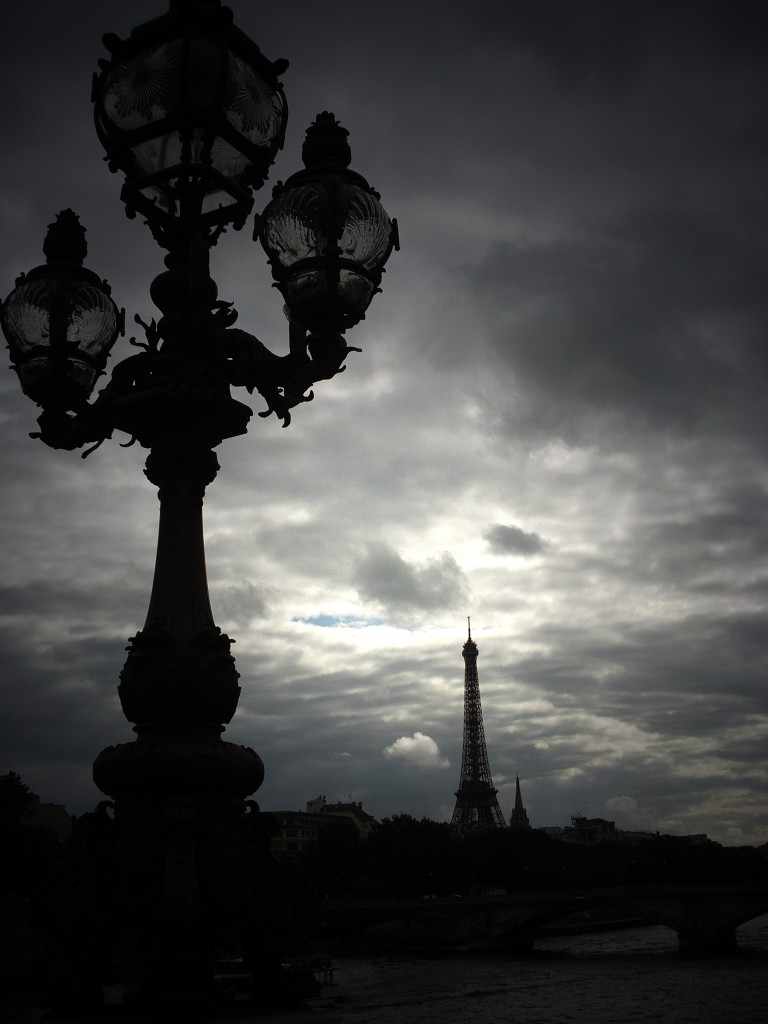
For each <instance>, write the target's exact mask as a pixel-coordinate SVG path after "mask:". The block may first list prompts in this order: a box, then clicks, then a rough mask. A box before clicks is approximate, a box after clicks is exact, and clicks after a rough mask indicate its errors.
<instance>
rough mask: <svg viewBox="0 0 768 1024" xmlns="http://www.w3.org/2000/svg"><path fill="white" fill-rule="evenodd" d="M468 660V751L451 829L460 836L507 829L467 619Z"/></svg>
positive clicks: (465, 652)
mask: <svg viewBox="0 0 768 1024" xmlns="http://www.w3.org/2000/svg"><path fill="white" fill-rule="evenodd" d="M461 653H462V656H463V658H464V747H463V750H462V753H461V779H460V781H459V788H458V790H457V791H456V806H455V808H454V810H453V817H452V818H451V825H452V826H453V829H454V832H455V833H456V835H461V834H462V833H463V832H469V831H474V830H476V829H480V828H504V827H505V826H506V822H505V821H504V815H503V814H502V813H501V808H500V807H499V803H498V800H497V799H496V794H497V793H498V790H497V789H495V788H494V785H493V779H492V778H491V769H490V767H489V765H488V751H487V750H486V749H485V731H484V730H483V709H482V707H481V705H480V684H479V683H478V681H477V644H476V643H475V642H474V641H473V639H472V631H471V628H470V622H469V617H467V642H466V643H465V644H464V647H463V648H462V651H461Z"/></svg>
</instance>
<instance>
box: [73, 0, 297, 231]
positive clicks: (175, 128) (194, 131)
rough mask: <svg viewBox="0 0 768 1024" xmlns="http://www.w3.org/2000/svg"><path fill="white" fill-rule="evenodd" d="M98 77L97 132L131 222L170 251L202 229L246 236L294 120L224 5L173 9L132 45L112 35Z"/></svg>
mask: <svg viewBox="0 0 768 1024" xmlns="http://www.w3.org/2000/svg"><path fill="white" fill-rule="evenodd" d="M104 43H105V45H106V46H107V48H108V49H109V50H110V52H111V59H110V60H102V61H100V62H99V64H100V67H101V72H100V73H99V74H97V75H96V76H95V77H94V84H93V97H92V98H93V101H94V104H95V108H94V115H95V120H96V130H97V133H98V135H99V138H100V140H101V142H102V144H103V145H104V148H105V150H106V152H107V159H108V161H109V166H110V168H111V169H112V170H113V171H116V170H118V169H119V170H122V171H123V172H124V173H125V176H126V181H125V186H124V188H123V191H122V199H123V202H124V203H125V204H126V211H127V213H128V214H129V216H134V215H135V214H136V213H137V212H138V213H140V214H142V215H143V216H144V217H146V219H147V223H148V224H149V227H150V229H151V230H152V232H153V234H154V235H155V238H156V239H157V240H158V241H159V242H160V244H161V245H163V246H164V247H165V248H169V249H170V248H175V247H178V246H180V245H183V244H186V243H188V242H189V241H191V239H192V238H194V237H195V235H196V234H197V233H199V231H200V229H201V228H203V229H204V230H205V231H206V232H208V233H210V232H211V231H212V230H213V229H216V228H219V229H221V228H223V227H224V226H225V225H227V224H230V223H231V224H233V225H234V226H235V227H236V228H239V227H242V225H243V223H244V222H245V218H246V217H247V215H248V213H249V212H250V209H251V206H252V204H253V200H252V198H251V189H253V188H259V187H260V186H261V185H262V184H263V183H264V180H265V179H266V176H267V174H268V172H269V168H270V167H271V165H272V162H273V160H274V158H275V155H276V153H277V150H278V149H279V148H280V147H281V146H282V144H283V139H284V136H285V125H286V120H287V116H288V111H287V105H286V102H285V97H284V94H283V89H282V85H281V84H280V83H279V82H278V80H277V79H278V75H279V74H280V73H281V72H282V71H283V70H285V68H286V67H287V61H284V60H281V61H277V62H275V63H273V62H271V61H269V60H267V58H266V57H264V55H263V54H262V53H261V51H260V50H259V48H258V47H257V46H256V44H255V43H254V42H252V41H251V40H250V39H249V38H248V36H246V35H245V34H244V33H243V32H241V31H240V29H238V28H237V27H236V26H235V25H234V24H233V22H232V12H231V11H230V10H229V8H226V7H222V6H221V3H220V0H172V2H171V5H170V9H169V11H168V13H167V14H166V15H164V16H163V17H160V18H156V19H155V20H154V21H150V22H147V23H146V24H144V25H139V26H138V27H137V28H135V29H134V30H133V32H132V33H131V35H130V37H129V38H128V39H127V40H121V39H119V38H118V37H117V36H114V35H107V36H105V37H104Z"/></svg>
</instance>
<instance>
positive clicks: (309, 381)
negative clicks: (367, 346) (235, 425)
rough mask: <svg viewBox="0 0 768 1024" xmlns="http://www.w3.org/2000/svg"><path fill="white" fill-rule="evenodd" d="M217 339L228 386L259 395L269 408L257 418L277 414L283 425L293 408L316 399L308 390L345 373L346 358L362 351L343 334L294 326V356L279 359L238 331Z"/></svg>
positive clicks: (232, 330)
mask: <svg viewBox="0 0 768 1024" xmlns="http://www.w3.org/2000/svg"><path fill="white" fill-rule="evenodd" d="M215 341H216V342H217V343H218V344H219V345H220V346H221V349H222V351H223V353H224V356H225V358H226V360H227V370H228V380H229V383H230V384H231V385H233V386H234V387H245V388H246V389H247V390H248V392H249V393H250V394H252V393H253V391H254V390H256V391H258V392H259V394H260V395H261V396H262V398H264V399H265V401H266V402H267V407H268V408H267V409H266V411H264V412H262V413H259V415H260V416H262V417H265V416H270V415H271V414H272V413H275V414H276V415H277V416H278V417H279V418H280V419H281V420H282V421H283V426H284V427H287V426H288V425H289V423H290V422H291V412H290V410H291V409H292V408H294V407H295V406H297V405H300V404H301V403H302V402H310V401H312V399H313V398H314V394H313V393H312V392H311V391H309V388H311V387H312V385H313V384H316V383H317V381H319V380H330V379H331V377H335V376H336V374H337V373H341V372H342V371H343V370H344V369H346V367H345V366H344V365H343V364H344V360H345V359H346V358H347V355H348V354H349V353H350V352H359V351H360V349H359V348H353V347H352V346H350V345H347V344H346V342H345V341H344V338H343V336H342V335H341V334H337V333H334V332H328V333H325V334H319V333H313V334H307V333H306V331H304V330H302V329H301V328H299V327H297V326H296V325H295V324H291V330H290V352H289V353H288V355H285V356H276V355H275V354H274V353H273V352H271V351H270V350H269V349H268V348H267V347H266V345H264V344H263V343H262V342H260V341H259V339H258V338H256V337H255V336H254V335H252V334H248V332H247V331H242V330H240V329H239V328H237V327H235V328H229V329H226V330H222V331H220V332H218V334H217V335H216V337H215ZM308 391H309V393H308V394H307V392H308Z"/></svg>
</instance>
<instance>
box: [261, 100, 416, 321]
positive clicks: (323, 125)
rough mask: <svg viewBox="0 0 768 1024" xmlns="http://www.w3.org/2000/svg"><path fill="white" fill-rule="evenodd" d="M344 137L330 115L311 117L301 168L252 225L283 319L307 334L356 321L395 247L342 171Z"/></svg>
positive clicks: (373, 205)
mask: <svg viewBox="0 0 768 1024" xmlns="http://www.w3.org/2000/svg"><path fill="white" fill-rule="evenodd" d="M348 134H349V133H348V132H347V130H346V129H345V128H342V127H341V125H340V124H339V123H338V122H337V121H336V118H335V117H334V115H333V114H330V113H328V112H327V111H326V112H323V113H322V114H318V116H317V118H316V120H315V121H314V122H313V124H312V125H311V126H310V127H309V129H308V130H307V135H306V139H305V142H304V146H303V149H302V158H303V161H304V165H305V170H303V171H299V172H298V173H297V174H294V175H292V176H291V177H290V178H289V179H288V180H287V181H286V182H285V184H284V185H283V184H281V185H278V186H277V187H276V188H275V190H274V192H273V198H272V201H271V202H270V203H269V205H268V206H267V208H266V209H265V211H264V213H263V214H262V216H261V217H260V218H259V219H258V221H257V233H258V237H259V239H260V241H261V244H262V245H263V247H264V250H265V252H266V253H267V256H268V257H269V261H270V264H271V267H272V275H273V277H274V279H275V282H276V285H277V287H278V288H279V289H280V291H281V293H282V295H283V298H284V299H285V304H286V307H287V313H288V316H289V318H290V319H291V321H292V322H294V323H296V324H298V325H299V326H301V327H303V328H304V329H305V330H307V331H313V332H319V333H323V332H327V331H334V332H338V333H341V332H343V331H345V330H347V329H348V328H350V327H354V325H355V324H357V323H359V321H360V320H362V319H363V317H364V316H365V311H366V309H367V308H368V306H369V304H370V302H371V299H372V298H373V296H374V295H375V294H376V292H377V291H379V290H380V289H379V283H380V281H381V275H382V273H383V272H384V264H385V263H386V261H387V259H388V258H389V255H390V253H391V252H392V249H393V248H399V239H398V233H397V221H395V220H391V219H390V217H389V215H388V214H387V212H386V210H385V209H384V207H383V206H382V205H381V202H380V200H379V194H378V192H376V191H375V190H374V189H373V188H371V186H370V185H369V184H368V182H367V181H366V180H365V178H363V177H362V175H360V174H357V173H356V172H355V171H352V170H350V169H349V163H350V160H351V153H350V149H349V144H348V142H347V136H348Z"/></svg>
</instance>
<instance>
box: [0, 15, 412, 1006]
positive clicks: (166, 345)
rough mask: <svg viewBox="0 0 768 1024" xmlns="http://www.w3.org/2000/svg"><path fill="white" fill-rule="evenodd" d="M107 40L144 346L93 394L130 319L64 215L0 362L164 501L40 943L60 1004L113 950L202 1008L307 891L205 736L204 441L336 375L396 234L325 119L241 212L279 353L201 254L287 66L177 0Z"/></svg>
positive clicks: (51, 422) (108, 108)
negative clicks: (89, 781)
mask: <svg viewBox="0 0 768 1024" xmlns="http://www.w3.org/2000/svg"><path fill="white" fill-rule="evenodd" d="M104 41H105V45H106V46H107V49H108V51H109V54H110V56H109V58H108V59H105V60H102V61H100V62H99V66H100V70H99V72H98V73H97V74H96V75H95V77H94V85H93V102H94V110H95V120H96V129H97V132H98V135H99V138H100V140H101V141H102V143H103V145H104V147H105V150H106V154H107V160H108V162H109V166H110V168H111V170H113V171H122V172H123V174H124V175H125V182H124V185H123V189H122V195H121V198H122V200H123V202H124V204H125V207H126V212H127V214H128V216H129V217H134V216H136V215H137V214H138V215H140V216H141V217H143V218H144V220H145V221H146V223H147V225H148V227H149V229H150V231H151V232H152V234H153V236H154V238H155V239H156V241H157V242H158V243H159V244H160V246H161V247H162V248H163V249H164V250H166V253H167V255H166V257H165V270H164V271H163V272H162V273H160V275H159V276H158V277H156V278H155V280H154V281H153V282H152V283H151V286H150V293H151V296H152V299H153V301H154V302H155V304H156V305H157V307H158V308H159V310H160V313H161V316H160V317H159V319H158V320H157V322H155V321H154V320H152V321H151V322H150V323H149V324H146V323H143V321H141V320H139V318H138V317H136V320H137V322H138V323H140V324H142V326H143V327H144V329H145V334H146V340H145V341H142V342H140V343H139V342H135V341H134V342H133V344H134V346H135V347H136V349H137V351H136V353H135V354H133V355H131V356H128V357H127V358H125V359H123V360H122V361H121V362H120V363H118V364H117V365H116V366H114V368H113V370H112V373H111V375H110V378H109V380H108V382H107V383H106V386H105V387H104V388H103V389H102V390H101V391H100V392H99V394H98V396H97V397H96V399H95V400H94V401H89V396H90V395H91V392H92V390H93V388H94V386H95V384H96V381H97V379H98V377H99V376H100V375H101V374H102V373H103V370H104V367H105V365H106V361H107V358H108V355H109V352H110V349H111V347H112V345H113V344H114V342H115V340H116V338H117V337H118V335H119V333H121V331H122V330H123V325H122V314H121V313H119V312H118V310H117V307H116V306H115V303H114V302H113V301H112V299H111V297H110V295H109V288H108V286H107V285H106V284H105V283H104V282H102V281H100V280H99V278H98V277H97V276H96V275H95V274H93V273H92V272H91V271H87V270H85V269H84V268H83V267H82V262H83V259H84V257H85V238H84V229H83V228H82V227H81V226H80V224H79V221H78V218H77V217H76V215H75V214H73V213H72V211H64V212H62V213H61V214H59V216H58V218H57V220H56V222H55V223H54V224H53V225H51V227H50V228H49V233H48V236H47V238H46V242H45V246H44V249H45V252H46V255H47V263H46V265H45V266H42V267H38V268H36V269H35V270H33V271H31V272H30V273H29V274H27V275H26V276H23V277H21V278H20V279H19V280H18V281H17V283H16V288H15V289H14V291H13V292H12V293H11V294H10V295H9V296H8V298H7V300H6V301H5V303H4V304H3V307H2V325H3V329H4V331H5V334H6V337H7V339H8V344H9V348H10V351H11V358H12V362H13V366H14V368H15V370H16V372H17V373H18V375H19V378H20V381H21V384H22V388H23V390H24V392H25V393H26V394H27V395H28V396H29V397H30V398H32V399H33V400H34V401H35V402H37V404H38V405H40V406H41V407H42V412H41V415H40V416H39V418H38V424H39V427H40V429H39V431H37V432H36V433H35V434H33V435H32V436H34V437H38V438H40V439H41V440H42V441H43V442H44V443H46V444H48V445H50V446H52V447H56V448H64V449H69V450H74V449H77V448H81V447H83V446H85V445H91V446H98V445H99V444H101V443H102V442H103V441H104V440H106V439H107V438H109V437H111V435H112V433H113V431H114V430H120V431H123V432H125V433H127V434H128V435H129V436H130V437H132V438H134V439H136V440H137V441H138V442H139V443H140V444H141V445H142V446H143V447H145V448H147V449H149V455H148V458H147V462H146V470H145V472H146V475H147V477H148V478H149V480H150V481H151V482H152V483H153V484H155V485H156V486H157V488H158V492H159V498H160V524H159V533H158V547H157V559H156V565H155V574H154V581H153V585H152V592H151V597H150V601H149V610H148V613H147V618H146V622H145V623H144V626H143V628H142V629H141V630H140V631H139V632H138V633H137V634H136V635H135V636H134V637H133V638H132V639H131V641H130V646H129V648H128V657H127V660H126V663H125V666H124V668H123V670H122V672H121V675H120V685H119V687H118V690H119V695H120V701H121V704H122V707H123V711H124V713H125V715H126V717H127V718H128V720H129V721H130V722H132V723H133V724H134V730H135V732H136V739H135V740H134V741H133V742H130V743H125V744H120V745H117V746H110V747H107V748H106V749H105V750H103V751H102V752H101V754H99V756H98V757H97V759H96V761H95V763H94V779H95V781H96V784H97V785H98V786H99V788H100V789H101V790H102V791H103V792H104V793H105V794H106V795H107V796H108V797H109V798H110V800H109V801H107V802H105V803H104V804H103V805H100V808H99V810H98V812H97V813H96V814H95V815H94V816H92V819H91V820H90V827H91V835H90V838H89V839H88V841H87V842H86V843H85V844H84V851H85V852H84V854H83V857H84V858H85V859H84V860H83V861H81V863H80V864H78V865H76V866H75V867H74V868H72V869H71V870H69V872H68V873H66V872H65V873H64V874H63V875H62V876H61V878H60V879H59V880H58V881H57V882H54V883H53V884H52V886H51V888H50V890H49V892H48V895H47V897H46V900H45V901H44V904H45V905H44V907H43V911H44V912H43V917H42V920H43V930H44V932H45V937H46V939H47V942H48V945H49V948H50V949H51V950H52V951H53V953H54V954H55V955H56V956H57V957H58V961H59V963H60V965H62V972H63V973H65V974H66V978H67V981H66V984H59V985H58V987H57V989H56V991H55V992H54V993H53V998H54V1000H55V1001H57V1002H58V1003H59V1004H60V1005H70V1006H71V1005H83V1004H88V1003H98V1002H99V1001H100V1000H102V999H103V988H102V985H103V976H104V972H105V970H106V969H107V965H108V962H109V958H110V955H111V953H112V951H114V950H115V949H119V950H122V952H123V953H124V954H131V955H132V956H133V957H134V959H136V958H138V960H139V961H140V962H141V963H142V964H143V965H144V968H143V975H142V978H141V980H140V981H139V983H138V984H137V985H136V986H135V987H134V989H133V991H132V994H131V996H132V998H133V1000H134V1001H135V1002H139V1003H144V1004H146V1005H149V1006H152V1007H168V1008H171V1009H173V1008H178V1007H179V1006H190V1005H195V1006H199V1005H201V1004H202V1005H208V1004H217V1003H218V1002H219V1001H220V1000H222V999H224V998H226V995H227V994H226V993H225V992H224V991H223V989H222V987H221V985H220V984H219V983H218V982H217V981H216V979H215V978H214V968H213V961H214V956H215V952H216V950H217V949H221V948H224V949H232V948H235V949H239V950H240V951H241V952H242V953H243V956H244V959H245V962H246V965H247V967H248V969H249V970H250V971H251V973H252V975H253V977H254V979H257V978H261V982H257V981H254V986H253V998H254V999H255V1000H256V1001H258V999H259V998H260V997H263V996H264V993H265V991H266V990H267V989H269V987H270V986H274V985H276V984H277V983H278V981H277V979H278V976H279V972H278V969H277V966H275V967H274V970H273V971H272V973H270V965H275V964H276V963H279V959H278V958H279V954H280V953H282V952H285V949H286V947H287V946H288V945H290V944H291V943H293V942H296V941H298V940H299V939H300V938H301V936H303V935H305V934H306V933H307V931H308V929H309V928H310V926H311V920H312V913H313V905H312V901H313V897H312V893H311V891H310V889H309V887H308V886H307V884H306V883H305V882H304V881H303V880H302V879H301V877H300V876H298V875H296V874H295V873H293V872H292V871H291V870H289V869H288V868H287V867H285V866H284V865H282V864H281V863H279V862H278V861H277V860H275V859H274V858H273V857H272V856H271V855H270V853H269V850H268V842H269V831H270V822H269V819H268V816H265V815H262V814H260V812H259V809H258V806H257V805H256V804H255V803H253V802H249V801H247V800H246V798H247V797H248V796H249V795H251V794H253V793H254V792H255V791H256V790H257V789H258V787H259V786H260V784H261V782H262V779H263V775H264V769H263V765H262V762H261V759H260V758H259V756H258V754H257V753H256V752H255V751H253V750H251V749H250V748H248V747H242V746H238V745H236V744H232V743H228V742H225V741H224V740H223V739H222V733H223V731H224V727H225V726H226V724H227V723H228V722H229V721H230V720H231V718H232V716H233V715H234V714H235V710H236V708H237V702H238V697H239V693H240V686H239V682H238V673H237V671H236V669H235V663H234V659H233V657H232V655H231V653H230V645H231V642H232V641H231V640H230V639H229V637H227V636H226V635H224V634H223V633H222V632H221V630H220V629H219V628H218V627H217V626H216V625H215V622H214V619H213V614H212V611H211V605H210V601H209V596H208V587H207V581H206V569H205V554H204V545H203V524H202V503H203V495H204V493H205V489H206V487H207V486H208V484H210V483H211V482H212V481H213V479H214V478H215V476H216V473H217V471H218V468H219V467H218V462H217V459H216V455H215V452H214V449H215V448H216V447H217V446H218V445H219V444H220V443H221V442H222V441H224V440H225V439H227V438H229V437H233V436H235V435H238V434H242V433H245V432H246V429H247V425H248V421H249V419H250V416H251V410H250V408H249V407H248V406H246V405H244V404H243V403H241V402H240V401H238V400H236V399H235V398H233V397H232V394H231V388H232V387H236V386H244V387H245V388H246V389H247V390H248V391H249V392H253V391H254V390H256V391H258V392H259V394H260V395H261V396H262V397H263V398H264V399H265V401H266V405H267V408H266V409H265V410H264V411H263V412H261V413H260V415H261V416H269V415H270V414H272V413H275V414H276V415H277V417H278V418H279V419H281V420H282V422H283V425H284V426H287V425H288V424H289V423H290V418H291V410H292V409H293V408H294V407H295V406H297V405H299V404H300V403H302V402H305V401H308V400H309V399H310V398H311V397H312V392H311V391H310V388H311V387H312V385H313V384H314V383H315V382H317V381H319V380H323V379H327V378H330V377H332V376H334V375H335V374H336V373H338V372H340V371H341V370H342V369H344V361H345V358H346V356H347V354H348V352H349V351H350V350H351V349H350V347H349V346H348V345H347V344H346V341H345V339H344V333H345V331H346V330H348V329H349V328H351V327H353V326H354V325H355V324H357V323H358V322H359V321H360V320H361V319H362V318H363V317H364V315H365V312H366V309H367V308H368V305H369V303H370V301H371V299H372V297H373V295H374V294H375V292H376V291H377V290H378V287H379V284H380V280H381V275H382V272H383V270H384V264H385V262H386V260H387V259H388V257H389V255H390V253H391V251H392V248H393V247H397V245H398V239H397V226H396V222H394V221H392V220H390V218H389V217H388V215H387V214H386V212H385V211H384V209H383V207H382V206H381V203H380V202H379V197H378V194H377V193H376V192H375V191H374V190H373V189H372V188H371V187H370V186H369V185H368V183H367V182H366V181H365V179H364V178H362V177H361V176H360V175H358V174H356V173H355V172H353V171H351V170H350V169H349V162H350V152H349V146H348V143H347V132H346V130H345V129H343V128H342V127H341V126H340V125H339V124H338V122H337V121H336V119H335V117H334V116H333V115H332V114H329V113H327V112H323V113H322V114H319V115H318V117H317V119H316V121H315V122H314V124H313V125H312V126H311V127H310V128H309V129H308V131H307V137H306V141H305V143H304V150H303V157H304V163H305V169H304V170H303V171H299V172H298V173H297V174H295V175H293V176H292V177H291V178H289V179H288V180H287V181H286V183H285V185H278V186H277V187H276V189H275V191H274V195H273V199H272V201H271V202H270V203H269V204H268V206H267V208H266V210H265V211H264V213H263V214H262V216H261V217H259V218H257V222H256V232H255V234H256V236H257V237H258V238H259V239H260V240H261V242H262V244H263V246H264V249H265V250H266V253H267V256H268V258H269V261H270V264H271V267H272V273H273V276H274V278H275V282H276V284H277V287H278V288H279V289H280V291H281V293H282V296H283V299H284V301H285V312H286V316H287V318H288V321H289V350H288V352H287V354H285V355H283V356H278V355H275V354H273V353H272V352H271V351H269V349H267V348H266V347H265V346H264V345H263V344H262V343H261V342H260V341H259V340H258V339H257V338H256V337H254V336H253V335H252V334H249V333H248V332H246V331H244V330H241V329H239V328H235V327H234V326H233V324H234V322H235V320H236V317H237V314H236V312H235V311H234V309H233V308H232V304H231V303H230V302H224V301H220V300H219V299H218V290H217V286H216V284H215V282H214V281H213V280H212V278H211V276H210V273H209V263H208V257H209V251H210V248H211V247H212V246H213V245H215V244H216V242H217V240H218V239H219V237H220V235H221V233H222V232H223V231H224V230H225V228H226V227H228V226H231V227H233V228H236V229H239V228H241V227H242V226H243V224H244V223H245V221H246V219H247V217H248V215H249V213H250V211H251V207H252V205H253V197H252V191H253V190H254V189H258V188H259V187H260V186H261V185H262V184H263V182H264V180H265V178H266V176H267V174H268V172H269V168H270V166H271V164H272V162H273V160H274V157H275V155H276V152H277V150H278V149H279V148H280V147H281V146H282V145H283V140H284V136H285V126H286V118H287V106H286V102H285V98H284V95H283V90H282V86H281V84H280V82H279V80H278V78H279V75H280V74H281V73H282V71H284V70H285V68H286V67H287V62H286V61H277V62H271V61H269V60H267V59H266V58H265V57H264V55H263V54H262V53H261V52H260V50H259V49H258V47H257V46H256V45H255V44H254V43H253V42H252V41H251V40H250V39H248V37H247V36H245V35H244V34H243V33H242V32H241V31H240V30H239V29H238V28H237V27H236V26H235V25H234V23H233V19H232V12H231V11H230V10H229V9H228V8H226V7H222V6H221V3H220V2H219V0H171V3H170V8H169V10H168V12H167V13H166V14H164V15H163V16H161V17H158V18H157V19H155V20H153V21H150V22H148V23H146V24H144V25H140V26H138V27H137V28H135V29H134V30H133V32H132V33H131V35H130V37H129V38H128V39H126V40H121V39H118V38H117V37H116V36H113V35H108V36H105V37H104ZM91 450H93V448H92V447H91V448H89V451H91ZM86 454H88V452H86ZM64 922H66V923H64Z"/></svg>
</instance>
